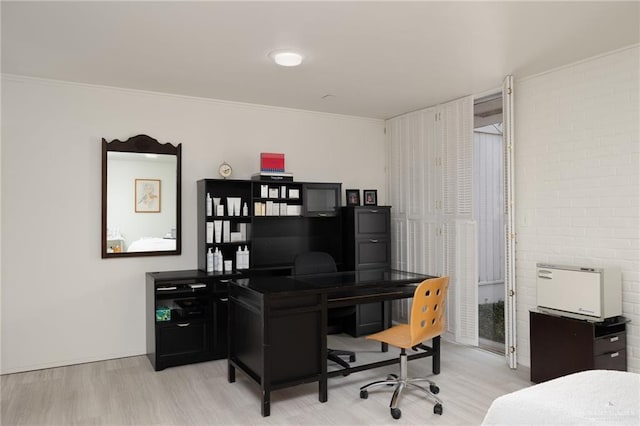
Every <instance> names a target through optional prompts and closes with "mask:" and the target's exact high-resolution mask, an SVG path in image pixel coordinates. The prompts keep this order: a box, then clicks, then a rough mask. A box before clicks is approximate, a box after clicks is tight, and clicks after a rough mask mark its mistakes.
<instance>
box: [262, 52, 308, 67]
mask: <svg viewBox="0 0 640 426" xmlns="http://www.w3.org/2000/svg"><path fill="white" fill-rule="evenodd" d="M269 57H271V59H273V61H274V62H275V63H276V64H278V65H281V66H283V67H297V66H298V65H300V64H301V63H302V55H301V54H299V53H296V52H292V51H291V50H276V51H273V52H271V53H269Z"/></svg>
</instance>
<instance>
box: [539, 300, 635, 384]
mask: <svg viewBox="0 0 640 426" xmlns="http://www.w3.org/2000/svg"><path fill="white" fill-rule="evenodd" d="M529 326H530V345H531V381H532V382H535V383H540V382H544V381H547V380H551V379H555V378H557V377H560V376H566V375H567V374H571V373H577V372H578V371H585V370H594V369H598V370H620V371H626V370H627V354H626V346H627V339H626V319H625V318H624V317H616V318H614V319H611V320H608V321H605V322H599V323H593V322H589V321H585V320H578V319H573V318H566V317H560V316H555V315H549V314H545V313H541V312H537V311H531V312H529Z"/></svg>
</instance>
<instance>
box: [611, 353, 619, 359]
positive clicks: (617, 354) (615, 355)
mask: <svg viewBox="0 0 640 426" xmlns="http://www.w3.org/2000/svg"><path fill="white" fill-rule="evenodd" d="M619 355H620V352H614V353H612V354H611V358H615V357H617V356H619Z"/></svg>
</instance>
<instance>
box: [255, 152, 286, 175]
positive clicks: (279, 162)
mask: <svg viewBox="0 0 640 426" xmlns="http://www.w3.org/2000/svg"><path fill="white" fill-rule="evenodd" d="M260 171H263V172H284V154H276V153H272V152H263V153H261V154H260Z"/></svg>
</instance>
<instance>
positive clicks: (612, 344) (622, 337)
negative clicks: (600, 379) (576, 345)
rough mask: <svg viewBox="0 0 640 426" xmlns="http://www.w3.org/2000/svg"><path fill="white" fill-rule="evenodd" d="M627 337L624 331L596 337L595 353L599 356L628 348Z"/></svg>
mask: <svg viewBox="0 0 640 426" xmlns="http://www.w3.org/2000/svg"><path fill="white" fill-rule="evenodd" d="M626 347H627V338H626V334H625V332H624V331H622V332H620V333H616V334H609V335H608V336H602V337H598V338H597V339H595V341H594V343H593V355H594V356H598V355H602V354H606V353H611V352H616V351H619V350H621V349H626Z"/></svg>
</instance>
